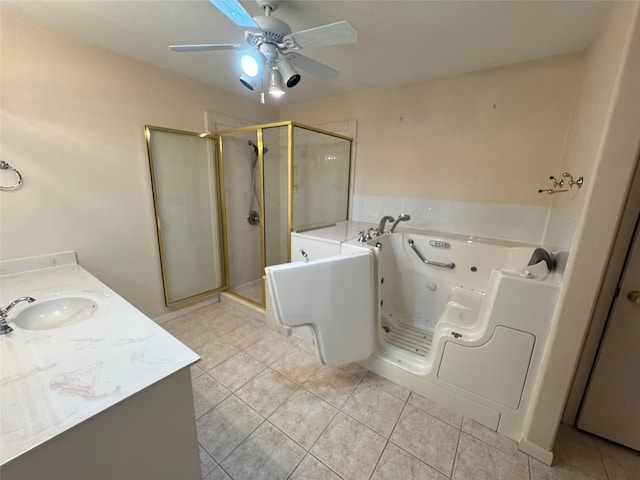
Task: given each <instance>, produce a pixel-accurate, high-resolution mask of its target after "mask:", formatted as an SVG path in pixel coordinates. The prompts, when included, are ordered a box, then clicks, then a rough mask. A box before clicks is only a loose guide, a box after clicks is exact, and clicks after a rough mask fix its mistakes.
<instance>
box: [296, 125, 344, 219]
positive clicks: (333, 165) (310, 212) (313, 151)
mask: <svg viewBox="0 0 640 480" xmlns="http://www.w3.org/2000/svg"><path fill="white" fill-rule="evenodd" d="M350 169H351V140H350V139H347V138H346V137H341V136H337V135H331V134H328V133H323V132H320V131H315V130H311V129H310V128H304V127H301V126H295V127H294V128H293V185H292V187H293V225H292V228H293V230H300V229H304V228H310V227H318V226H321V225H329V224H332V223H336V222H341V221H343V220H347V218H348V213H349V183H350V179H349V175H350Z"/></svg>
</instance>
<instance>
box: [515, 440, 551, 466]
mask: <svg viewBox="0 0 640 480" xmlns="http://www.w3.org/2000/svg"><path fill="white" fill-rule="evenodd" d="M518 450H520V451H521V452H524V453H526V454H527V455H530V456H532V457H533V458H535V459H536V460H540V461H541V462H542V463H544V464H545V465H551V462H552V461H553V452H550V451H549V450H545V449H544V448H542V447H539V446H538V445H536V444H534V443H531V442H530V441H528V440H527V439H526V438H523V439H521V440H520V441H519V442H518Z"/></svg>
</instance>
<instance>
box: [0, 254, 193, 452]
mask: <svg viewBox="0 0 640 480" xmlns="http://www.w3.org/2000/svg"><path fill="white" fill-rule="evenodd" d="M21 265H22V267H21ZM1 268H2V270H1V271H2V275H1V276H0V303H1V304H2V305H6V304H8V303H10V302H11V301H13V300H14V299H16V298H18V297H21V296H32V297H34V298H36V301H37V300H38V299H41V300H44V299H46V298H47V297H50V296H51V295H55V294H64V293H66V294H69V295H72V294H73V292H83V291H84V292H91V293H92V294H95V295H98V296H100V297H103V298H104V300H105V301H104V302H103V304H101V305H100V306H99V307H98V308H99V310H98V311H97V312H96V313H95V314H94V315H93V316H92V317H90V318H88V319H86V320H84V321H82V322H79V323H76V324H74V325H70V326H66V327H62V328H57V329H51V330H23V329H21V328H18V327H16V326H15V325H13V324H12V319H13V317H14V315H16V314H17V313H19V312H20V311H21V310H22V309H24V308H25V307H26V306H27V304H26V303H24V302H23V303H21V304H18V305H17V306H16V307H15V308H14V309H13V310H12V312H11V314H10V315H9V319H8V323H9V325H12V326H13V327H14V331H13V332H12V333H10V334H8V335H3V336H2V337H0V364H1V365H2V369H1V387H2V388H1V395H0V398H1V400H0V401H1V408H2V418H1V427H0V460H1V461H0V464H5V463H6V462H8V461H9V460H11V459H13V458H16V457H18V456H20V455H21V454H23V453H25V452H27V451H29V450H30V449H33V448H34V447H36V446H38V445H40V444H42V443H44V442H47V441H48V440H50V439H51V438H53V437H55V436H57V435H59V434H61V433H62V432H65V431H67V430H69V429H71V428H73V427H75V426H77V425H79V424H80V423H82V422H84V421H85V420H88V419H90V418H92V417H94V416H95V415H97V414H98V413H101V412H103V411H105V410H107V409H108V408H110V407H112V406H114V405H116V404H118V403H119V402H121V401H123V400H125V399H127V398H129V397H131V396H133V395H134V394H136V393H138V392H140V391H142V390H144V389H145V388H147V387H149V386H150V385H152V384H155V383H156V382H158V381H160V380H162V379H164V378H166V377H167V376H169V375H171V374H173V373H175V372H178V371H179V370H181V369H183V368H185V367H187V366H189V365H191V364H193V363H195V362H197V361H198V359H199V357H198V356H197V355H196V354H195V353H194V352H193V351H191V350H190V349H189V348H187V347H186V346H185V345H183V344H182V343H180V342H179V341H177V340H176V339H175V338H174V337H173V336H171V335H169V334H168V333H167V332H166V331H165V330H164V329H162V328H161V327H159V326H158V325H157V324H156V323H155V322H153V321H152V320H151V319H149V318H148V317H146V316H145V315H144V314H143V313H141V312H140V311H138V310H137V309H136V308H135V307H133V306H132V305H130V304H129V303H127V302H126V301H125V300H124V299H123V298H122V297H120V296H119V295H117V294H116V293H115V292H114V291H113V290H111V289H110V288H108V287H107V286H106V285H104V284H103V283H101V282H100V281H99V280H97V279H96V278H95V277H93V276H92V275H91V274H89V273H88V272H87V271H86V270H84V269H83V268H82V267H81V266H79V265H77V264H76V263H75V255H73V253H72V252H71V253H68V252H67V253H65V254H62V255H48V256H43V257H37V258H29V259H25V260H24V262H22V264H21V262H20V261H17V260H12V261H9V262H2V267H1ZM36 304H37V303H34V304H32V305H36ZM100 309H102V311H101V310H100Z"/></svg>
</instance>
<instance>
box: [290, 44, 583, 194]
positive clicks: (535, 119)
mask: <svg viewBox="0 0 640 480" xmlns="http://www.w3.org/2000/svg"><path fill="white" fill-rule="evenodd" d="M582 63H583V56H582V55H580V54H572V55H563V56H558V57H553V58H548V59H544V60H538V61H531V62H526V63H521V64H516V65H510V66H505V67H499V68H493V69H490V70H483V71H478V72H472V73H469V74H466V75H460V76H456V77H450V78H442V79H437V80H432V81H428V82H423V83H416V84H410V85H404V86H401V87H397V88H392V89H387V90H381V91H373V92H368V93H363V94H358V95H350V96H345V97H339V98H333V99H329V100H324V101H319V102H311V103H306V104H299V105H293V106H285V107H282V108H281V109H280V118H281V119H283V120H285V119H294V120H296V121H300V122H303V123H308V124H318V123H323V122H330V121H338V120H346V119H356V120H357V121H358V134H357V163H356V175H355V178H356V182H355V193H356V194H360V195H386V196H397V197H414V198H430V199H442V200H455V201H469V202H487V203H508V204H521V205H536V206H550V205H551V199H550V198H549V196H548V195H542V194H539V193H538V192H537V190H538V188H542V187H547V186H548V183H549V181H548V178H549V176H550V175H558V169H559V166H560V160H561V157H562V152H563V148H564V142H565V138H566V135H567V130H568V127H569V122H570V118H571V114H572V109H573V105H574V101H575V97H576V90H577V85H578V84H579V79H580V75H581V68H582Z"/></svg>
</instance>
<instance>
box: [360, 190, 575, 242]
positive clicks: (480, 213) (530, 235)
mask: <svg viewBox="0 0 640 480" xmlns="http://www.w3.org/2000/svg"><path fill="white" fill-rule="evenodd" d="M400 213H408V214H410V215H411V220H409V221H408V222H401V223H400V224H399V228H404V227H409V228H422V229H427V230H433V231H437V232H447V233H455V234H460V235H473V236H477V237H487V238H496V239H500V240H509V241H514V242H525V243H534V244H544V245H547V246H548V247H549V248H554V249H558V250H562V249H569V248H570V247H571V242H572V241H573V235H574V232H575V229H576V224H575V222H574V221H572V220H571V219H569V218H567V217H564V216H562V215H559V214H557V213H555V212H553V211H552V210H550V209H549V208H544V207H536V206H528V205H509V204H497V203H476V202H454V201H449V200H433V199H426V198H402V197H383V196H376V195H354V196H353V210H352V215H351V219H352V220H356V221H361V222H370V223H375V224H376V225H377V224H378V222H379V221H380V219H381V218H382V217H383V216H384V215H391V216H392V217H394V218H395V217H396V216H397V215H398V214H400Z"/></svg>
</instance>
